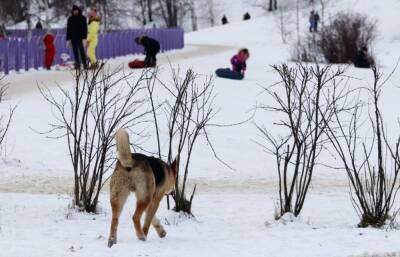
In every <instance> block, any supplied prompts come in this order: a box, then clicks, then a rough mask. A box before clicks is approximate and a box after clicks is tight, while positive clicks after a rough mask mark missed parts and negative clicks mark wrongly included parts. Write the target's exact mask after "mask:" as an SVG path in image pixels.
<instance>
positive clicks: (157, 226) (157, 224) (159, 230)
mask: <svg viewBox="0 0 400 257" xmlns="http://www.w3.org/2000/svg"><path fill="white" fill-rule="evenodd" d="M151 224H152V225H153V227H154V229H155V230H156V231H157V234H158V236H159V237H161V238H163V237H165V236H166V235H167V231H165V229H164V227H163V226H162V225H161V223H160V220H159V219H158V218H157V217H156V215H154V217H153V220H152V221H151Z"/></svg>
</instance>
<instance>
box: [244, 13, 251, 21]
mask: <svg viewBox="0 0 400 257" xmlns="http://www.w3.org/2000/svg"><path fill="white" fill-rule="evenodd" d="M250 18H251V16H250V13H248V12H246V13H245V14H244V15H243V20H244V21H247V20H250Z"/></svg>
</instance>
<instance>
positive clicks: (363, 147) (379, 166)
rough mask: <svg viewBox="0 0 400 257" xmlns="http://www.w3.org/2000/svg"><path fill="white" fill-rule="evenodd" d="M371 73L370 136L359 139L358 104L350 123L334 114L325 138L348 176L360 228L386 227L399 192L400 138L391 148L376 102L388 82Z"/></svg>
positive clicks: (360, 111)
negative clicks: (327, 138)
mask: <svg viewBox="0 0 400 257" xmlns="http://www.w3.org/2000/svg"><path fill="white" fill-rule="evenodd" d="M372 70H373V74H374V80H373V86H372V88H368V89H367V90H368V92H369V101H370V102H371V105H370V109H369V113H368V117H369V121H370V123H369V124H370V126H369V128H370V130H369V131H371V132H370V133H369V134H368V135H367V137H366V138H363V137H361V136H360V135H359V129H360V126H361V123H362V122H360V119H361V117H362V106H363V105H361V103H356V105H355V108H354V110H353V111H352V112H351V113H350V116H351V117H350V120H346V119H345V117H341V116H340V115H338V113H335V119H334V120H335V123H334V124H333V125H329V126H328V129H327V132H328V137H329V139H330V141H331V142H332V145H333V146H334V148H335V150H336V152H337V154H338V156H339V157H340V160H341V161H342V162H343V165H344V169H345V170H346V172H347V175H348V178H349V181H350V189H351V200H352V203H353V206H354V208H355V210H356V212H357V214H358V215H359V217H360V223H359V226H360V227H368V226H373V227H381V226H383V225H385V224H386V222H387V221H388V220H389V219H391V218H392V217H393V215H395V213H397V212H395V211H394V210H393V205H394V203H395V200H396V197H397V192H398V190H399V184H398V177H399V173H400V136H398V137H397V139H396V142H395V143H394V144H393V143H391V142H390V141H389V139H388V137H387V135H386V132H387V129H386V127H385V125H384V124H385V122H384V119H383V116H382V113H381V110H380V107H379V101H380V96H381V94H382V88H383V86H384V85H385V83H386V81H387V79H383V78H382V74H381V73H380V72H379V71H378V70H377V68H376V67H373V69H372ZM369 138H372V139H369ZM368 139H369V140H368Z"/></svg>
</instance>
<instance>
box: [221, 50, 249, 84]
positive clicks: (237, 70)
mask: <svg viewBox="0 0 400 257" xmlns="http://www.w3.org/2000/svg"><path fill="white" fill-rule="evenodd" d="M249 57H250V53H249V50H248V49H247V48H242V49H240V50H239V52H238V54H236V55H234V56H233V57H232V58H231V64H232V69H229V68H225V69H224V68H221V69H217V70H216V71H215V74H216V75H217V76H218V77H220V78H227V79H236V80H241V79H243V78H244V74H245V72H246V68H247V64H246V61H247V60H248V59H249Z"/></svg>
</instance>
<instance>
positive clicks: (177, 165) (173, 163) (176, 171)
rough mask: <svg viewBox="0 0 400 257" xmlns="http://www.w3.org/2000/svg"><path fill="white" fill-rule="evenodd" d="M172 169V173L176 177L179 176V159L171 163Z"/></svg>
mask: <svg viewBox="0 0 400 257" xmlns="http://www.w3.org/2000/svg"><path fill="white" fill-rule="evenodd" d="M171 169H172V172H173V173H174V177H176V176H177V175H178V169H179V164H178V159H177V158H175V160H174V161H173V162H172V163H171Z"/></svg>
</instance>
